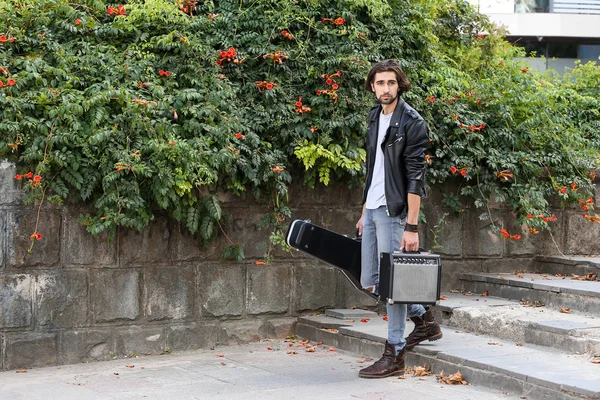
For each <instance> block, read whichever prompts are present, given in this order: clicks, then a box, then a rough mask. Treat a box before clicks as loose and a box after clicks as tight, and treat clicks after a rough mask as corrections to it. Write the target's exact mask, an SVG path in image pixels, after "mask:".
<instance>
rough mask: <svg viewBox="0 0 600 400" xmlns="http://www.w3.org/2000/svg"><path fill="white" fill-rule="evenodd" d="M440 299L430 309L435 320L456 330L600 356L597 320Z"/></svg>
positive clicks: (456, 296)
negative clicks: (438, 303) (437, 304)
mask: <svg viewBox="0 0 600 400" xmlns="http://www.w3.org/2000/svg"><path fill="white" fill-rule="evenodd" d="M467 294H468V293H467ZM442 298H443V300H441V301H440V305H439V306H438V307H435V308H433V310H434V315H435V317H436V320H437V321H439V322H440V323H443V324H444V325H447V326H452V327H454V328H455V329H456V328H458V329H461V330H464V331H470V332H472V333H477V334H485V335H493V336H495V337H498V338H501V339H505V340H510V341H512V342H514V343H520V344H525V343H528V344H534V345H539V346H546V347H552V348H555V349H558V350H562V351H566V352H569V353H573V354H587V355H589V356H594V355H596V354H598V355H600V317H598V316H593V315H585V314H580V313H577V312H572V313H571V314H568V313H564V312H563V313H561V312H560V311H558V310H555V309H552V308H548V307H535V306H533V307H532V306H528V305H523V304H521V303H520V302H519V301H518V300H506V299H501V298H497V297H490V296H485V297H484V296H481V295H479V294H473V295H470V296H466V295H465V294H462V293H443V294H442Z"/></svg>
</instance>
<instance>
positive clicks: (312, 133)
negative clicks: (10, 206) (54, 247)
mask: <svg viewBox="0 0 600 400" xmlns="http://www.w3.org/2000/svg"><path fill="white" fill-rule="evenodd" d="M406 4H407V3H406V2H398V1H392V0H390V1H385V0H356V1H350V0H339V1H333V0H328V1H314V0H307V1H297V2H296V1H293V2H292V1H275V0H255V1H239V0H236V1H233V0H230V1H216V0H213V1H207V2H196V1H187V0H186V1H167V0H134V1H128V2H126V3H124V4H112V3H106V2H103V1H99V0H82V1H80V2H79V3H73V2H70V1H67V0H35V1H34V0H19V1H17V0H7V1H4V2H2V3H0V13H1V14H2V15H3V18H2V20H1V21H0V84H1V86H0V156H2V157H6V158H8V159H9V160H12V161H15V162H16V163H17V165H18V172H19V175H17V176H21V182H22V183H23V188H24V189H25V190H26V191H27V192H28V196H29V197H28V200H29V201H30V202H34V201H37V202H38V206H40V204H41V202H42V200H47V201H50V202H52V203H56V204H61V203H62V202H65V201H67V200H68V201H69V202H86V203H88V204H90V205H91V207H90V213H89V214H88V215H85V216H83V217H82V218H81V223H83V224H84V225H85V226H86V227H87V230H88V231H89V232H91V233H92V234H99V233H101V232H103V231H108V232H109V233H110V234H114V233H115V232H116V229H117V227H119V226H123V227H127V228H133V229H137V230H141V229H143V227H144V226H146V225H147V224H148V223H150V222H151V221H152V220H153V219H154V215H155V213H156V212H157V211H164V212H166V213H168V214H169V215H170V216H171V217H172V218H173V219H175V220H176V221H180V222H181V223H183V224H185V225H186V226H187V228H188V229H189V230H190V231H191V232H198V237H199V238H200V239H201V240H202V241H204V242H205V243H208V242H209V241H210V240H211V239H212V238H213V237H214V236H215V235H216V234H217V233H218V232H219V231H223V232H224V231H225V230H224V229H222V226H224V225H223V218H224V217H223V213H222V210H221V207H220V204H219V201H218V200H217V197H216V195H217V194H218V193H220V192H224V191H229V192H232V193H234V194H238V195H239V194H241V193H244V192H249V193H251V194H252V195H253V196H254V197H255V198H257V199H260V200H262V201H264V202H265V203H266V204H268V205H269V207H270V209H271V210H272V211H271V212H270V213H268V214H267V215H266V216H265V219H264V221H265V228H268V229H271V231H272V232H273V233H272V234H271V239H272V240H271V242H272V243H271V246H270V247H269V251H268V252H267V254H266V258H267V259H270V258H271V257H272V254H273V246H274V245H275V244H277V245H278V246H281V245H284V244H285V241H284V240H283V233H282V232H283V231H284V229H285V226H286V219H287V218H289V217H290V216H291V211H290V210H289V208H288V207H287V201H286V200H285V199H286V198H287V191H288V185H289V184H290V183H291V182H292V178H293V177H294V178H300V179H301V180H303V181H304V183H305V184H306V185H308V186H311V187H312V186H315V185H317V184H320V183H322V184H325V185H327V184H328V183H329V182H331V181H332V180H335V181H342V182H347V183H348V184H350V185H353V186H359V185H361V184H362V179H363V175H364V171H363V162H364V160H365V151H364V145H365V138H364V134H365V128H366V115H367V113H368V110H369V108H370V106H371V105H372V103H373V99H372V97H371V96H370V95H369V94H368V93H366V92H365V91H364V89H363V84H364V79H365V76H366V74H367V72H368V70H369V68H370V66H371V64H372V62H374V61H378V60H381V59H384V58H396V59H399V60H401V63H402V65H403V67H404V69H405V70H406V71H407V73H408V75H409V77H410V79H411V81H412V82H413V90H412V91H411V92H409V93H407V95H406V98H407V100H408V101H409V102H410V103H411V104H412V105H413V106H414V107H415V108H416V109H417V110H418V111H419V112H420V113H421V114H422V115H423V116H424V117H425V118H426V120H427V121H428V123H429V127H430V130H431V139H432V143H431V148H430V156H429V162H430V167H429V173H428V180H429V181H430V182H432V183H435V182H447V181H458V182H459V183H460V190H459V192H458V193H456V196H455V197H448V198H447V201H448V202H449V203H452V204H454V205H455V206H456V207H461V202H462V201H463V199H464V198H465V197H466V198H471V199H472V200H473V201H474V202H475V205H476V206H477V207H478V208H481V209H482V215H484V216H485V215H488V214H489V211H488V210H489V206H488V204H489V202H490V201H491V200H493V201H498V202H502V203H505V204H507V205H508V206H509V207H510V208H511V209H512V210H514V211H515V212H516V213H517V215H518V217H519V221H521V222H524V223H527V224H528V225H529V227H531V228H532V229H533V230H532V231H531V232H534V230H535V231H537V230H539V229H544V228H546V227H548V226H549V223H551V222H552V221H551V215H550V210H549V201H550V200H551V199H552V198H555V197H558V198H559V199H561V200H562V201H563V202H564V203H565V204H568V203H570V202H579V203H580V205H581V207H582V208H584V207H585V208H587V209H588V210H589V211H590V213H589V214H587V216H588V219H589V220H590V221H592V222H596V221H597V220H598V218H597V216H594V215H592V214H591V207H592V204H591V203H590V202H589V201H588V199H589V189H590V187H591V186H590V184H591V178H590V176H588V174H589V172H590V171H591V170H592V169H593V168H595V167H596V166H597V165H598V156H597V154H598V147H599V145H600V140H599V135H598V132H599V131H600V129H599V127H600V114H599V112H598V110H599V109H600V104H599V103H600V100H599V99H600V93H599V89H598V87H599V86H598V82H599V81H600V70H599V69H598V68H597V67H596V66H595V65H593V64H588V65H580V66H578V67H577V68H576V69H574V70H573V71H572V72H570V73H568V74H566V75H565V76H564V77H560V76H556V75H541V74H538V73H534V72H533V71H530V70H528V69H527V67H526V65H525V64H524V63H522V62H520V61H518V60H517V59H516V58H517V57H520V56H522V55H523V54H522V53H521V52H520V51H518V50H516V49H513V48H511V47H510V46H509V45H508V44H507V43H506V42H504V40H503V39H502V32H500V31H499V30H498V29H497V28H496V27H494V26H493V25H492V24H491V23H490V22H489V21H488V20H487V19H486V18H485V17H483V16H481V15H479V14H477V13H476V12H475V11H474V10H473V9H472V8H471V7H470V6H469V5H468V4H467V3H466V2H463V1H458V0H453V1H446V0H433V1H431V0H428V1H425V0H415V1H412V2H410V7H407V6H406ZM29 173H31V177H28V174H29ZM34 177H39V179H38V178H36V179H38V180H37V181H34ZM585 208H584V209H585ZM529 215H531V217H528V216H529ZM540 215H541V216H542V217H535V218H534V217H533V216H540ZM488 218H490V220H493V219H492V218H491V217H490V216H489V215H488ZM594 218H595V219H594ZM40 229H43V228H40ZM495 229H496V230H498V231H499V229H497V228H495ZM499 232H500V231H499ZM34 233H35V234H36V236H33V235H32V237H33V238H34V239H37V238H38V236H37V235H38V234H39V232H37V230H36V232H34ZM500 233H502V232H500ZM40 235H41V234H40ZM511 236H514V235H511ZM34 239H32V240H34ZM228 239H229V245H228V246H226V247H225V248H224V249H223V253H222V255H223V256H224V257H227V258H235V259H242V258H243V257H244V254H243V246H242V245H241V244H240V243H236V241H235V238H229V237H228ZM32 243H34V242H33V241H32Z"/></svg>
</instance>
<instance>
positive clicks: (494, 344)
mask: <svg viewBox="0 0 600 400" xmlns="http://www.w3.org/2000/svg"><path fill="white" fill-rule="evenodd" d="M488 344H489V345H490V346H502V343H499V342H492V341H489V342H488Z"/></svg>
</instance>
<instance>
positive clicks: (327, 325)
mask: <svg viewBox="0 0 600 400" xmlns="http://www.w3.org/2000/svg"><path fill="white" fill-rule="evenodd" d="M363 319H364V318H363ZM363 319H361V320H363ZM361 320H358V319H356V320H347V321H345V320H340V319H338V318H332V317H328V316H325V315H320V316H310V317H300V318H298V324H297V333H298V335H299V336H302V337H304V338H308V339H310V340H312V341H322V342H323V343H324V344H327V345H330V346H334V347H336V348H339V349H342V350H347V351H351V352H354V353H358V354H362V355H364V356H365V357H371V358H372V359H373V360H376V359H377V358H379V357H380V356H381V354H382V353H383V347H384V343H385V340H386V336H387V322H386V321H384V320H383V318H382V317H381V316H378V315H377V314H375V313H373V316H372V317H371V318H370V319H369V320H368V322H361ZM412 328H413V325H412V323H410V322H409V323H407V332H409V331H410V330H412ZM442 329H443V333H444V337H443V338H442V339H441V340H438V341H436V342H431V343H429V342H426V343H423V344H421V345H419V346H416V347H415V348H414V349H413V350H412V351H410V352H408V353H407V355H406V363H407V366H415V365H420V366H423V365H424V364H428V365H429V366H430V367H431V369H432V371H433V372H434V373H436V374H438V373H440V372H442V371H443V372H444V373H445V374H453V373H455V372H457V371H460V372H461V373H462V375H463V377H464V379H465V380H466V381H467V382H469V384H471V385H477V386H483V387H488V388H492V389H498V390H502V391H504V392H507V393H510V394H514V395H517V396H523V397H525V398H527V399H530V400H549V399H552V400H574V399H600V379H599V377H600V365H598V364H594V363H592V362H591V361H592V360H591V359H590V357H589V356H587V355H571V354H566V353H563V352H558V351H555V350H553V349H548V348H543V347H539V346H534V345H529V344H524V345H522V346H520V345H519V346H518V345H516V344H515V342H514V341H512V340H511V341H507V340H503V339H498V338H495V337H492V336H487V335H476V334H473V333H467V332H465V331H462V330H457V329H456V328H453V327H448V326H443V327H442ZM373 360H369V359H368V358H366V359H365V367H366V366H368V365H370V363H372V362H373ZM390 379H394V378H390Z"/></svg>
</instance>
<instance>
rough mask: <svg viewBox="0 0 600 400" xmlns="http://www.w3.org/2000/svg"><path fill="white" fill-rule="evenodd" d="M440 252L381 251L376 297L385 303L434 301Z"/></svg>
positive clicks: (438, 276)
mask: <svg viewBox="0 0 600 400" xmlns="http://www.w3.org/2000/svg"><path fill="white" fill-rule="evenodd" d="M441 277H442V264H441V262H440V256H439V255H437V254H428V253H402V252H395V253H381V255H380V264H379V298H380V300H382V301H385V302H387V303H389V304H437V302H438V300H439V299H440V285H441Z"/></svg>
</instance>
